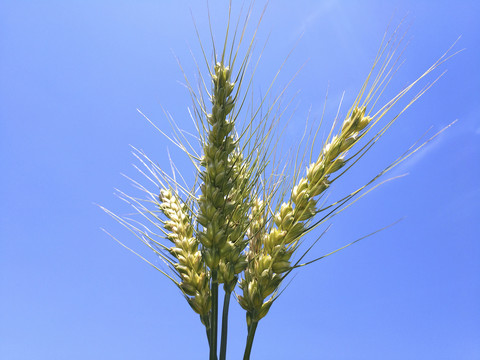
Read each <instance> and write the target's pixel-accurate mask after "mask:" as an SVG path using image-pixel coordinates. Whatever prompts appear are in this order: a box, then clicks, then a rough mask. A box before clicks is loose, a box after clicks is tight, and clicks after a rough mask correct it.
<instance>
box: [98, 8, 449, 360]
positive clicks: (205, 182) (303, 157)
mask: <svg viewBox="0 0 480 360" xmlns="http://www.w3.org/2000/svg"><path fill="white" fill-rule="evenodd" d="M262 17H263V12H262V14H261V15H260V16H259V20H258V22H257V21H256V24H257V25H256V26H254V27H253V36H252V37H251V38H249V39H248V40H247V39H246V33H247V28H248V27H249V26H250V25H249V24H250V23H251V22H252V20H251V19H252V7H249V8H248V9H247V10H246V11H245V14H243V15H240V16H238V17H236V19H235V20H233V19H232V15H231V13H230V12H229V15H228V25H227V27H226V31H225V34H224V39H223V41H222V42H221V43H218V42H215V41H213V38H214V36H213V33H212V34H211V37H212V42H211V43H210V44H211V48H210V47H207V45H206V44H204V43H203V42H202V41H200V38H201V37H200V34H199V32H198V30H197V37H198V40H199V42H200V46H201V49H202V54H201V56H202V61H201V62H196V64H198V63H204V65H197V71H196V75H197V77H198V83H197V84H194V83H192V82H191V81H190V80H189V77H187V76H186V73H185V71H184V70H183V69H182V71H183V72H184V74H185V84H186V87H187V88H188V90H189V92H190V95H191V99H192V106H191V108H190V114H191V118H192V119H193V122H194V124H195V128H196V130H197V134H195V136H194V137H190V136H186V135H185V132H184V131H182V129H181V128H180V126H178V125H177V124H176V123H175V122H174V121H173V119H172V118H171V117H170V116H169V115H168V114H166V116H167V119H168V120H169V121H170V123H171V125H172V134H171V135H167V134H166V133H165V132H164V131H163V130H160V129H158V128H157V129H158V130H160V131H161V132H162V134H164V135H165V136H166V138H167V139H169V140H170V141H171V142H173V144H174V145H175V146H176V147H178V148H179V149H181V150H182V151H183V152H184V153H185V154H186V156H187V157H188V158H189V159H190V160H191V164H192V168H193V169H194V171H195V173H196V176H195V181H194V182H193V183H192V184H187V183H186V182H185V181H183V180H181V179H183V178H182V176H181V171H180V172H179V171H178V169H177V168H176V166H175V164H174V163H173V162H172V169H173V171H172V173H169V172H166V171H164V170H163V169H161V168H160V167H159V166H158V165H157V164H156V162H155V161H154V160H153V159H151V158H150V157H148V156H147V155H146V154H145V153H144V152H143V151H141V150H138V149H136V148H134V150H133V153H134V156H135V157H136V158H137V160H138V162H139V163H140V166H139V167H138V170H139V171H140V172H141V174H142V175H144V177H145V179H146V181H147V182H148V183H149V184H153V188H151V186H149V185H145V184H142V183H140V182H138V181H135V180H132V182H133V183H134V185H135V186H136V187H137V188H138V189H140V190H141V191H142V192H143V194H144V196H143V197H135V196H130V195H128V194H126V193H124V192H121V191H119V196H120V197H121V198H122V199H123V200H124V201H126V202H127V203H128V204H130V205H131V207H132V208H133V209H134V212H135V213H136V215H137V217H136V218H131V217H130V216H119V215H116V214H115V213H114V212H112V211H110V210H108V209H105V208H102V209H104V210H105V211H106V212H107V213H108V214H109V215H111V216H112V217H113V218H115V219H116V220H117V221H118V222H119V223H120V224H122V225H123V226H125V227H126V228H127V229H128V230H129V231H130V232H131V233H132V234H133V235H135V236H136V237H137V238H138V239H139V240H140V241H141V242H142V243H143V244H145V245H146V246H147V247H148V248H149V249H150V250H151V251H153V253H154V254H155V255H156V256H157V261H155V260H152V261H150V260H147V259H146V258H145V257H143V256H141V255H140V254H138V253H136V252H134V251H133V250H131V249H130V248H129V250H131V251H132V252H134V253H135V254H136V255H138V256H140V257H141V258H142V259H143V260H144V261H146V262H147V263H148V264H150V265H151V266H153V267H154V268H155V269H156V270H158V271H159V272H160V273H161V274H163V275H164V276H165V277H167V278H168V279H169V280H171V282H172V283H173V284H174V285H175V286H176V287H177V288H178V290H179V291H180V293H181V295H182V296H183V297H184V299H185V300H186V301H187V302H188V304H189V305H190V307H191V309H192V310H193V311H194V312H195V313H196V314H198V316H199V319H200V321H201V323H202V324H203V325H204V327H205V334H206V341H207V342H208V346H209V349H210V352H209V359H210V360H217V359H220V360H225V359H226V354H227V351H226V350H227V338H228V336H227V335H228V318H229V307H230V304H231V300H232V299H233V300H236V301H237V302H238V304H239V305H240V306H241V307H242V308H243V309H244V310H245V315H246V332H245V351H244V355H243V356H244V357H243V358H244V359H250V354H251V350H252V345H253V341H254V338H255V332H256V329H257V326H258V324H259V322H260V320H261V319H263V318H264V317H265V316H267V315H268V313H269V310H270V308H271V306H272V305H273V304H274V303H275V301H276V300H277V299H279V296H280V295H281V293H282V291H283V290H284V289H285V280H286V279H287V278H289V276H291V273H292V272H293V271H295V270H298V269H300V268H302V267H305V266H306V265H309V264H311V263H313V262H316V261H318V260H321V259H323V258H325V257H326V256H329V255H331V254H333V253H336V252H337V251H339V250H341V249H344V248H346V247H348V246H350V245H352V244H353V243H355V242H357V241H359V240H361V239H363V238H364V237H362V238H361V239H358V240H356V241H354V242H352V243H349V244H346V245H344V246H343V247H341V248H340V249H338V250H335V251H333V252H331V253H329V254H326V255H323V256H320V257H318V256H317V257H315V256H314V258H313V259H311V260H308V261H307V260H304V259H305V258H306V255H307V254H310V252H311V250H312V248H313V247H314V245H315V244H316V243H317V242H318V241H319V239H320V238H321V237H322V236H323V235H324V234H325V233H326V230H327V229H328V222H329V220H331V219H332V218H333V217H334V216H336V215H337V214H339V213H340V212H342V211H343V210H344V209H346V208H347V207H349V206H351V205H352V204H354V203H355V201H357V200H358V199H360V198H361V197H362V196H364V195H365V194H367V193H368V192H369V191H371V190H373V189H374V188H376V187H377V186H379V185H381V184H382V183H383V182H385V181H387V180H388V179H387V180H382V179H381V178H382V177H383V176H384V175H385V174H386V173H387V172H389V171H390V170H391V169H392V168H394V167H395V166H397V165H398V164H399V163H401V162H402V161H404V160H405V159H407V158H408V157H410V156H411V155H412V154H414V153H415V152H416V151H418V150H419V149H420V148H421V147H422V146H424V145H425V144H426V143H428V142H429V141H430V140H431V139H432V138H433V137H434V136H436V135H434V136H433V137H431V138H430V139H427V140H426V141H421V142H418V143H416V144H414V145H413V146H411V147H410V148H409V149H408V150H407V151H406V152H405V153H404V154H403V155H402V156H400V157H399V158H397V159H394V160H393V161H392V162H391V164H390V165H389V166H387V167H386V168H385V169H383V170H382V171H381V172H380V173H378V174H375V175H374V176H373V177H372V178H371V180H370V181H368V182H367V183H365V184H364V185H363V186H361V187H360V188H357V189H355V190H354V191H352V192H350V193H349V194H348V195H346V196H344V197H342V198H339V199H336V200H333V201H332V200H330V198H329V197H328V196H327V195H328V194H329V192H330V188H331V187H332V184H333V183H334V182H336V181H337V180H339V179H342V178H344V177H345V176H347V174H349V170H350V169H351V167H353V166H357V164H358V161H359V160H360V159H361V158H362V157H363V156H365V154H366V153H367V152H368V151H369V150H370V149H371V148H372V146H374V145H375V144H376V143H377V141H378V140H379V139H380V138H381V137H382V136H383V135H384V134H385V133H386V132H387V130H389V128H390V127H391V126H392V124H393V123H395V122H396V121H397V119H398V118H399V117H400V115H402V114H403V113H404V112H405V110H407V109H408V108H409V107H410V106H411V105H412V104H413V103H414V102H415V101H417V100H418V99H419V98H420V96H422V94H424V93H425V91H427V90H428V88H429V87H430V86H431V85H432V84H433V83H434V82H435V81H436V80H437V79H438V78H439V77H440V76H441V75H442V74H440V75H439V76H437V78H433V81H431V83H429V84H427V85H426V86H424V87H423V88H420V89H418V90H416V92H415V93H414V94H411V93H412V89H413V88H414V87H416V86H417V85H418V83H419V81H420V80H422V79H423V78H425V77H426V76H427V75H429V74H430V73H432V72H433V71H434V70H435V69H436V68H437V67H438V66H439V65H440V64H442V63H443V62H445V61H446V60H447V59H448V58H449V57H450V56H452V55H450V49H449V51H447V53H445V54H444V55H443V56H442V57H440V59H439V60H437V61H436V62H435V63H434V64H433V65H432V66H431V67H430V68H428V69H427V70H426V71H425V72H424V73H423V74H421V75H420V76H419V77H418V79H416V80H414V81H412V82H411V83H409V84H408V85H407V86H405V87H404V88H403V89H401V90H400V91H399V92H398V93H397V95H395V96H394V97H393V98H391V99H390V100H388V101H384V102H383V103H382V95H383V94H384V90H385V89H386V88H387V86H388V84H389V82H390V80H391V78H392V77H393V75H394V74H395V73H396V70H397V69H398V67H399V66H400V65H401V53H402V50H403V49H402V48H401V47H400V46H401V44H402V39H403V37H404V33H402V32H401V31H400V27H397V28H396V29H394V30H393V31H392V32H391V34H390V35H387V34H386V35H385V36H384V39H383V41H382V43H381V45H380V47H379V50H378V53H377V54H376V56H375V57H374V59H373V65H372V67H371V70H370V71H369V72H368V73H367V75H366V79H365V82H364V83H363V85H362V86H361V87H360V90H359V92H358V95H357V96H356V98H355V100H354V101H353V103H352V104H350V107H349V109H348V111H347V114H346V116H345V117H343V118H340V116H337V117H336V118H335V119H331V120H330V121H328V120H325V119H323V116H322V119H321V120H322V121H321V125H319V126H318V127H317V128H315V129H313V131H311V132H310V135H308V136H306V139H302V140H304V141H303V143H304V144H306V145H305V146H304V147H299V149H300V150H299V151H296V152H293V154H292V153H290V154H289V155H288V156H287V155H283V154H281V153H280V154H279V151H280V150H282V149H281V147H280V146H279V142H280V139H281V136H282V129H281V127H280V126H279V124H280V119H281V118H282V116H284V114H285V113H286V109H287V108H288V107H289V106H290V102H288V101H284V90H282V91H280V93H279V94H278V96H273V97H272V95H271V94H270V93H271V89H272V88H273V86H272V85H273V82H275V80H276V78H277V75H278V73H277V75H275V76H274V78H273V81H272V85H270V86H269V87H268V90H267V91H266V93H265V94H264V95H263V96H261V97H260V100H259V102H258V104H257V105H255V104H254V103H249V102H250V99H251V98H252V88H253V85H252V84H254V80H255V78H256V70H257V66H258V63H259V60H260V57H259V58H258V61H256V62H255V61H252V53H253V49H254V48H255V47H256V46H257V41H256V34H257V30H258V28H259V24H260V21H261V19H262ZM203 68H205V70H202V69H203ZM280 69H281V68H280ZM279 71H280V70H279ZM405 96H409V98H408V99H407V101H406V105H402V106H401V107H400V108H399V109H395V110H393V109H394V108H396V107H395V105H397V103H398V102H399V101H400V99H402V98H404V97H405ZM142 115H143V114H142ZM292 116H295V115H292ZM145 118H146V116H145ZM147 120H148V119H147ZM148 121H150V120H148ZM325 121H328V125H327V126H328V129H329V130H327V131H326V134H325V135H324V136H323V139H322V140H320V139H319V138H320V135H319V134H320V132H319V130H320V127H321V126H323V125H322V123H324V122H325ZM151 123H152V125H154V124H153V122H151ZM154 126H155V125H154ZM155 127H156V126H155ZM437 135H438V134H437ZM192 139H193V140H192ZM319 141H321V150H320V151H319V152H318V153H315V151H314V149H316V148H317V147H316V146H315V145H316V144H318V142H319ZM178 174H180V175H178ZM318 227H323V230H322V231H321V235H320V236H317V235H315V236H314V235H313V234H314V232H313V230H314V229H316V228H318ZM367 236H368V235H367ZM115 240H116V239H115ZM117 241H118V240H117ZM119 242H120V241H119ZM121 244H122V245H123V242H121ZM123 246H125V245H123ZM125 247H126V246H125ZM222 293H223V296H224V298H223V308H222V309H219V297H220V296H221V295H222Z"/></svg>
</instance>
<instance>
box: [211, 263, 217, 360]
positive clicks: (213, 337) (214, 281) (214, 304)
mask: <svg viewBox="0 0 480 360" xmlns="http://www.w3.org/2000/svg"><path fill="white" fill-rule="evenodd" d="M211 293H212V311H211V314H210V316H211V318H210V326H211V331H212V333H211V335H210V360H217V331H218V329H217V323H218V276H217V269H212V292H211Z"/></svg>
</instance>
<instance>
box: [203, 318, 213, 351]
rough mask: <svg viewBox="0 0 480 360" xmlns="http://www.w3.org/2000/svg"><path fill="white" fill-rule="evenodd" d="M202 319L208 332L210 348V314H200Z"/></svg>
mask: <svg viewBox="0 0 480 360" xmlns="http://www.w3.org/2000/svg"><path fill="white" fill-rule="evenodd" d="M200 319H201V321H202V323H203V324H204V325H205V330H206V333H207V340H208V347H209V348H210V346H211V345H210V344H211V341H210V335H211V329H210V318H209V317H208V315H205V316H203V315H200Z"/></svg>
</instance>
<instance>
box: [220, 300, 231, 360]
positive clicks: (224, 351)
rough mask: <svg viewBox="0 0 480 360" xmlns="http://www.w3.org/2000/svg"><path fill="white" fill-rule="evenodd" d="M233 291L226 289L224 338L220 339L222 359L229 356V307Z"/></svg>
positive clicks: (223, 322) (223, 315)
mask: <svg viewBox="0 0 480 360" xmlns="http://www.w3.org/2000/svg"><path fill="white" fill-rule="evenodd" d="M231 294H232V292H231V291H225V298H224V300H223V313H222V340H221V341H220V360H225V359H226V356H227V332H228V307H229V306H230V295H231Z"/></svg>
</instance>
